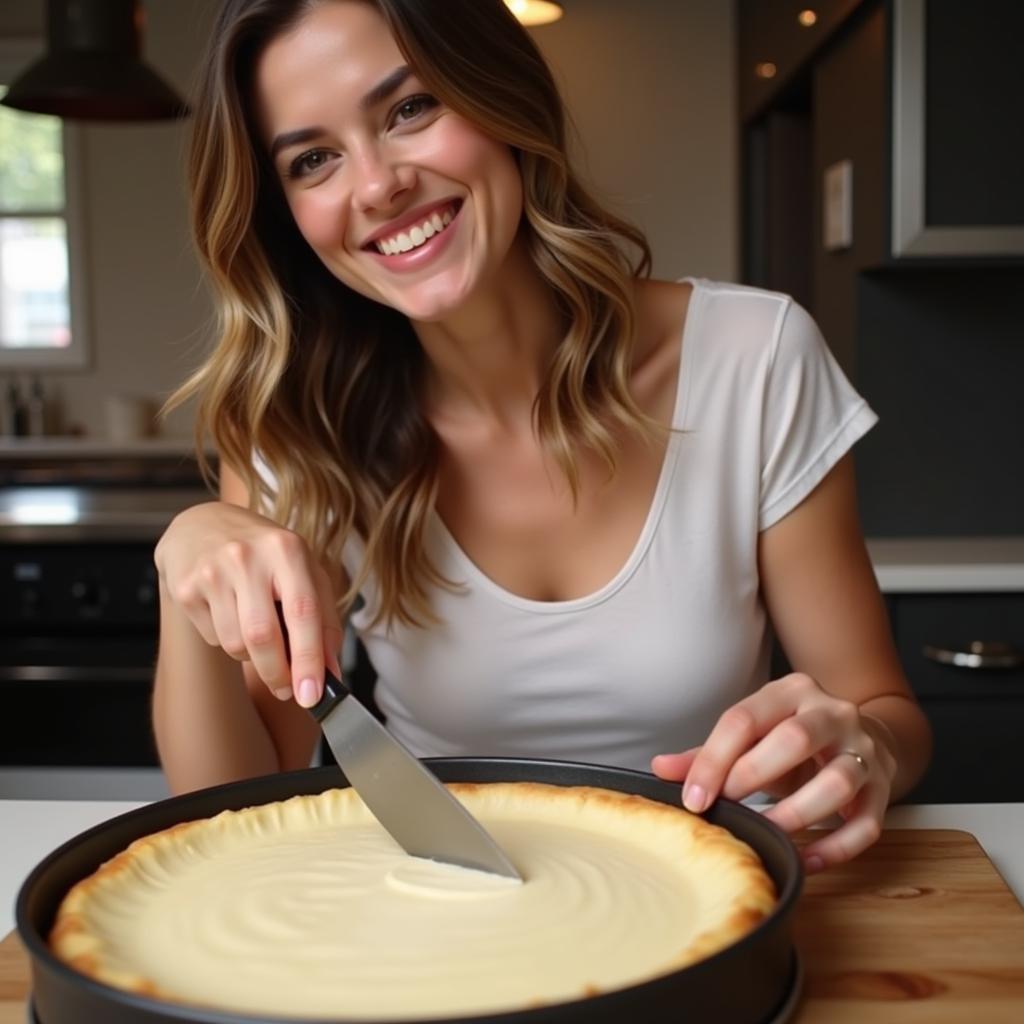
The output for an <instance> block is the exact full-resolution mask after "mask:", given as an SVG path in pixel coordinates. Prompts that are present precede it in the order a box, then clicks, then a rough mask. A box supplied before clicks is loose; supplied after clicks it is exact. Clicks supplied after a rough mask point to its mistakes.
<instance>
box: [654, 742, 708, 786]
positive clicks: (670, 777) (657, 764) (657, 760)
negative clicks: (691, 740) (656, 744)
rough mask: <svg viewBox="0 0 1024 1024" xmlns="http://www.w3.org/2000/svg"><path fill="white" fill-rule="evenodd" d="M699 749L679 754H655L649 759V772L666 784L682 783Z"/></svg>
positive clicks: (695, 748) (694, 748)
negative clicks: (665, 781)
mask: <svg viewBox="0 0 1024 1024" xmlns="http://www.w3.org/2000/svg"><path fill="white" fill-rule="evenodd" d="M700 749H701V748H700V747H693V748H691V749H690V750H684V751H683V752H682V753H681V754H656V755H655V756H654V757H653V758H651V771H652V772H654V774H655V775H657V776H658V777H659V778H662V779H665V780H667V781H668V782H682V781H683V779H685V778H686V776H687V773H688V772H689V771H690V766H691V765H692V764H693V762H694V759H695V758H696V756H697V754H699V753H700Z"/></svg>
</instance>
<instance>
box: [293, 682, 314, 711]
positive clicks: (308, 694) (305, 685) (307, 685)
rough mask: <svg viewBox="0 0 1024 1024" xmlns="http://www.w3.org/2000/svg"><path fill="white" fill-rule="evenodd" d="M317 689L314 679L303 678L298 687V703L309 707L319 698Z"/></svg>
mask: <svg viewBox="0 0 1024 1024" xmlns="http://www.w3.org/2000/svg"><path fill="white" fill-rule="evenodd" d="M318 689H319V687H317V685H316V680H315V679H303V680H302V682H300V683H299V688H298V699H299V703H300V704H301V705H302V706H303V707H304V708H311V707H312V706H313V705H314V704H315V703H316V702H317V701H318V700H319V694H318V692H317V691H318Z"/></svg>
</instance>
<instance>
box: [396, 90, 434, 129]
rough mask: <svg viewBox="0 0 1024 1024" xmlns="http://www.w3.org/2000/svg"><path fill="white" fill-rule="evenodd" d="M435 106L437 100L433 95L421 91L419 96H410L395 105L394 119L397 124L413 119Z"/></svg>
mask: <svg viewBox="0 0 1024 1024" xmlns="http://www.w3.org/2000/svg"><path fill="white" fill-rule="evenodd" d="M436 106H437V100H435V99H434V97H433V96H428V95H427V94H426V93H423V94H421V95H419V96H410V97H409V98H408V99H407V100H403V101H402V102H401V103H400V104H399V105H398V106H397V107H395V114H394V120H395V122H396V123H398V124H404V123H407V122H409V121H414V120H415V119H416V118H417V117H420V116H421V115H422V114H424V113H426V111H428V110H432V109H433V108H434V107H436Z"/></svg>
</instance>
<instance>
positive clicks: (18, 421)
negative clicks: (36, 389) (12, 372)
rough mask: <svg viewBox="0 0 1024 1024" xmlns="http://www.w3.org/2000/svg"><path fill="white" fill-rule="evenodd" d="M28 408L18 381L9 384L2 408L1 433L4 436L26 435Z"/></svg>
mask: <svg viewBox="0 0 1024 1024" xmlns="http://www.w3.org/2000/svg"><path fill="white" fill-rule="evenodd" d="M27 418H28V415H27V410H26V408H25V404H24V402H22V400H21V392H20V391H19V389H18V382H17V381H16V380H12V381H10V382H9V383H8V385H7V392H6V394H5V395H4V401H3V406H2V409H0V435H2V436H3V437H24V436H25V432H26V430H27V427H28V424H27Z"/></svg>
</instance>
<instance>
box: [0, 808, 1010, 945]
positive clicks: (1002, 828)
mask: <svg viewBox="0 0 1024 1024" xmlns="http://www.w3.org/2000/svg"><path fill="white" fill-rule="evenodd" d="M142 806H144V805H143V804H142V803H138V802H132V803H129V802H112V801H104V802H93V801H79V800H0V836H2V837H3V841H2V843H0V937H2V936H4V935H6V934H7V933H8V932H9V931H10V930H11V929H12V928H13V927H14V902H15V899H16V898H17V895H18V890H19V889H20V888H21V884H22V882H23V881H24V880H25V878H26V877H27V875H28V873H29V872H30V871H31V870H32V868H34V867H35V865H36V864H37V863H39V861H41V860H42V859H43V857H45V856H46V855H47V854H48V853H50V852H51V851H52V850H54V849H56V848H57V847H58V846H59V845H60V844H61V843H63V842H65V841H66V840H68V839H70V838H72V837H73V836H76V835H78V834H79V833H80V832H83V831H85V830H86V829H87V828H91V827H92V826H93V825H98V824H99V823H100V822H102V821H107V820H108V819H110V818H113V817H115V816H116V815H118V814H123V813H124V812H125V811H130V810H133V809H134V808H136V807H142ZM885 824H886V827H888V828H953V829H962V830H963V831H965V832H970V833H972V834H973V835H974V836H975V837H976V838H977V839H978V841H979V842H980V843H981V845H982V847H983V848H984V850H985V852H986V853H987V854H988V856H989V857H990V858H991V860H992V862H993V863H994V864H995V866H996V868H998V870H999V871H1000V873H1001V874H1002V875H1003V877H1004V878H1005V879H1006V881H1007V883H1008V884H1009V886H1010V888H1011V889H1012V890H1013V891H1014V893H1015V894H1016V896H1017V898H1018V899H1019V900H1021V901H1022V902H1024V804H933V805H929V804H920V805H915V804H907V805H905V806H902V807H894V808H892V809H891V810H890V811H889V813H888V815H887V816H886V821H885Z"/></svg>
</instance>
